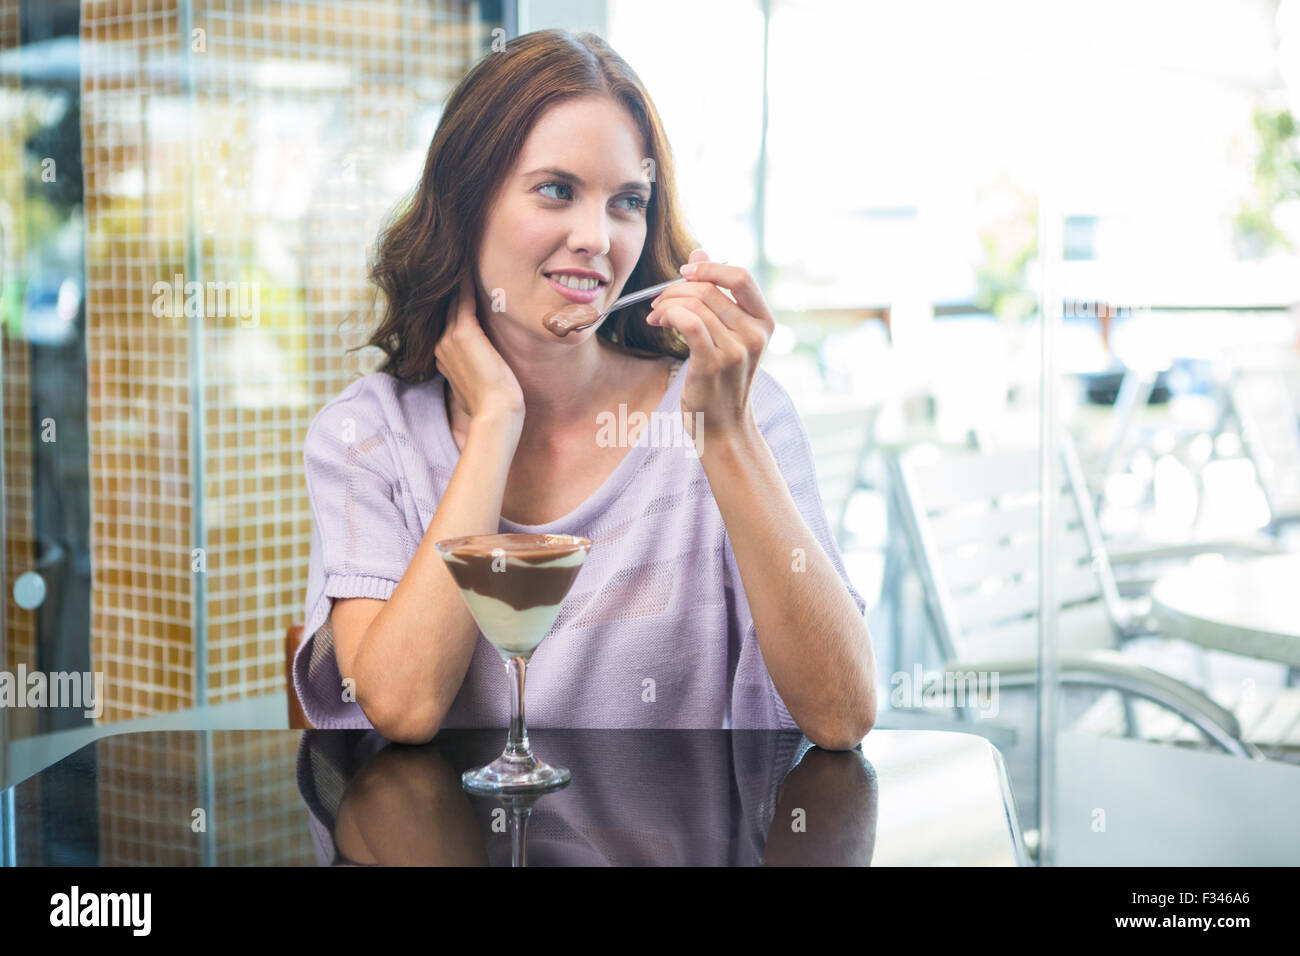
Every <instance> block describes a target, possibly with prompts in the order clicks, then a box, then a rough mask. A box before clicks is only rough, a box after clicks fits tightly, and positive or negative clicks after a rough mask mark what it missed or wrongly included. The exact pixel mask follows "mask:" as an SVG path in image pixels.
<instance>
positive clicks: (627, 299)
mask: <svg viewBox="0 0 1300 956" xmlns="http://www.w3.org/2000/svg"><path fill="white" fill-rule="evenodd" d="M726 264H727V263H726V261H725V260H724V261H722V262H719V263H718V265H720V266H725V265H726ZM685 281H686V276H680V277H678V278H676V279H669V280H668V281H667V282H661V283H659V284H658V285H652V286H650V287H649V288H647V289H642V290H641V291H640V292H632V293H630V294H628V295H625V296H622V297H621V298H618V299H616V300H614V304H613V305H611V306H610V307H609V308H608V309H606V310H605V311H604V312H600V313H598V314H597V315H596V317H595V318H594V319H592V320H591V321H590V322H587V323H585V324H583V325H575V326H573V327H572V328H569V329H564V331H563V332H558V331H557V329H556V328H553V327H552V325H551V324H550V322H549V320H550V319H551V318H552V317H553V316H556V315H559V314H560V313H562V312H564V311H565V310H566V309H567V308H572V306H566V309H557V310H556V311H555V312H552V313H550V314H549V315H547V316H546V319H545V320H543V321H545V322H546V327H547V328H548V329H550V330H551V331H552V332H556V333H557V334H558V335H560V337H561V338H563V337H564V336H565V335H568V334H569V333H570V332H581V331H582V330H583V329H589V328H591V327H592V326H593V325H598V324H599V323H600V322H602V321H604V319H605V316H607V315H609V314H610V313H611V312H617V311H618V310H619V309H622V308H625V307H627V306H629V305H636V304H637V303H638V302H644V301H645V300H646V299H653V298H654V297H655V296H657V295H658V294H659V293H660V292H662V291H664V289H666V288H668V287H669V286H670V285H676V284H677V283H679V282H685Z"/></svg>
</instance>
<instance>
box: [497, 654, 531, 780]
mask: <svg viewBox="0 0 1300 956" xmlns="http://www.w3.org/2000/svg"><path fill="white" fill-rule="evenodd" d="M527 670H528V661H527V659H526V658H523V657H512V658H510V659H509V660H507V661H506V677H507V679H508V680H509V681H510V736H509V737H507V738H506V751H505V753H504V754H503V755H502V756H504V757H505V758H506V759H507V760H529V761H531V760H532V759H533V752H532V750H531V749H530V748H529V746H528V728H527V727H526V726H525V725H524V675H525V672H526V671H527Z"/></svg>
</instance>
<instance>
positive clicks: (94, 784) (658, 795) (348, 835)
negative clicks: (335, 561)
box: [12, 730, 1026, 866]
mask: <svg viewBox="0 0 1300 956" xmlns="http://www.w3.org/2000/svg"><path fill="white" fill-rule="evenodd" d="M504 736H505V735H504V731H501V730H490V731H488V730H447V731H443V732H442V733H441V734H439V736H438V737H437V739H436V740H434V741H433V742H432V743H430V744H427V745H425V746H422V747H409V746H401V745H395V744H390V743H389V742H388V741H385V740H384V739H383V738H381V737H379V736H378V735H377V734H374V733H373V732H367V731H340V730H335V731H307V732H306V733H302V732H300V731H290V730H264V731H212V732H207V731H152V732H140V733H129V734H119V735H116V736H111V737H105V738H103V739H101V740H98V741H96V742H95V743H93V744H89V745H87V746H86V747H84V748H82V749H81V750H79V751H77V752H76V753H75V754H72V755H70V756H68V757H66V758H64V759H63V760H61V761H59V762H58V763H56V764H54V765H53V766H52V767H49V768H47V769H46V770H44V771H42V772H41V773H39V774H36V775H35V776H34V777H31V778H29V779H28V780H26V781H23V782H22V783H20V784H18V785H16V786H15V787H14V788H13V804H12V805H13V807H14V811H15V813H14V816H15V836H16V843H17V851H18V852H17V857H18V863H19V864H20V865H40V864H78V865H95V864H99V865H140V864H153V865H200V864H203V865H250V864H251V865H282V864H292V865H303V864H306V865H310V864H312V863H313V862H314V863H318V864H322V865H347V864H362V865H365V864H376V863H378V864H398V865H400V864H438V865H445V864H450V865H503V866H508V865H511V863H512V860H514V861H515V862H519V860H520V857H521V851H522V856H523V858H524V860H525V861H526V863H527V864H528V865H533V866H536V865H591V864H594V865H607V864H613V865H724V866H725V865H741V866H743V865H756V864H760V863H765V864H769V865H775V864H816V865H834V864H844V865H868V864H870V865H891V864H914V865H927V864H963V865H1017V864H1024V863H1025V862H1026V858H1025V855H1024V848H1023V842H1022V840H1021V834H1020V829H1019V826H1018V822H1017V820H1016V816H1015V811H1014V806H1013V804H1012V801H1011V796H1010V787H1009V783H1008V780H1007V776H1006V772H1005V769H1004V767H1003V764H1002V758H1001V755H1000V754H998V752H997V750H996V749H994V748H993V747H992V746H991V745H990V744H989V743H988V741H986V740H984V739H983V738H981V737H976V736H973V735H968V734H957V733H940V732H932V731H910V730H901V731H890V730H878V731H874V732H872V733H871V734H869V735H868V736H867V738H866V740H865V741H864V742H863V747H862V750H861V751H860V752H859V751H849V752H832V751H823V750H820V749H818V748H815V747H812V746H811V744H810V743H809V742H808V741H807V740H806V738H804V737H802V736H801V735H800V734H798V733H797V732H795V733H790V732H780V731H753V730H739V731H727V730H530V731H529V736H530V737H531V738H532V744H533V748H534V750H535V751H536V752H537V754H538V755H539V756H540V757H542V758H543V759H545V760H546V761H548V762H549V763H552V764H559V765H561V766H565V767H568V768H570V769H571V770H572V772H573V781H572V783H570V784H569V786H568V787H566V788H565V789H563V790H560V791H557V792H554V793H550V794H546V795H543V796H541V797H540V798H538V799H537V800H536V801H535V802H533V803H532V805H531V807H528V808H526V809H525V808H523V807H521V806H518V805H515V806H513V807H511V806H507V804H505V803H503V802H502V801H499V800H496V799H492V798H484V797H473V796H470V795H469V794H468V793H466V792H465V791H464V790H463V789H462V788H461V786H460V774H461V773H462V772H463V771H464V770H466V769H469V768H471V767H474V766H478V765H480V764H483V763H486V762H488V761H490V760H491V759H493V758H494V757H496V756H497V755H498V754H499V753H500V750H501V745H502V741H503V740H504Z"/></svg>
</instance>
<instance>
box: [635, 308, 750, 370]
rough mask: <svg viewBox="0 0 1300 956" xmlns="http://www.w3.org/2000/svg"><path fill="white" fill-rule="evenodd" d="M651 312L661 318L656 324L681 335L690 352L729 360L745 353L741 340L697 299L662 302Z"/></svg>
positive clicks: (708, 358) (742, 358)
mask: <svg viewBox="0 0 1300 956" xmlns="http://www.w3.org/2000/svg"><path fill="white" fill-rule="evenodd" d="M654 314H655V315H656V319H658V320H660V321H657V322H656V323H655V324H657V325H658V324H662V325H669V326H672V327H673V328H675V329H677V330H678V331H679V332H680V333H681V334H682V337H683V338H684V339H686V343H687V344H688V345H689V346H691V354H693V355H698V356H700V357H701V358H705V359H706V360H708V361H712V360H714V359H717V358H721V359H722V360H724V361H726V362H729V363H736V362H741V361H743V360H744V358H745V356H746V352H747V349H746V347H745V345H744V344H743V343H742V342H741V340H740V339H739V338H737V336H736V335H735V334H734V333H733V332H732V331H731V330H730V329H728V328H727V327H726V326H725V325H724V324H723V323H722V321H721V320H720V319H719V318H718V317H717V316H716V315H715V314H714V313H713V310H712V309H710V308H709V307H708V306H707V305H705V304H704V303H703V302H701V301H700V300H699V299H695V298H690V299H676V300H674V301H673V302H672V303H665V304H664V305H661V306H660V307H659V308H657V309H656V310H655V313H654Z"/></svg>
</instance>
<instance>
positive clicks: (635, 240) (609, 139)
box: [478, 97, 653, 341]
mask: <svg viewBox="0 0 1300 956" xmlns="http://www.w3.org/2000/svg"><path fill="white" fill-rule="evenodd" d="M646 159H647V155H646V144H645V142H644V140H643V139H642V137H641V133H640V130H639V129H638V128H637V126H636V123H635V122H634V121H633V119H632V117H631V115H629V114H628V112H627V111H626V110H625V109H623V107H621V106H619V105H618V104H617V103H614V102H613V101H611V100H608V99H604V98H600V97H584V98H582V99H576V100H567V101H565V102H563V103H559V104H556V105H555V106H552V107H551V108H550V109H548V110H547V111H546V112H544V113H543V114H542V116H541V118H540V119H539V120H538V121H537V123H536V124H534V126H533V129H532V131H531V132H530V133H529V135H528V138H527V140H526V141H525V142H524V147H523V150H522V151H521V152H520V154H519V159H518V161H517V162H516V163H515V166H514V168H513V169H512V170H511V171H510V173H509V174H508V176H507V177H506V179H505V181H504V183H503V184H502V186H501V188H500V190H499V192H498V194H497V197H496V200H495V202H494V204H493V205H492V207H491V209H490V211H489V213H488V221H487V225H486V228H485V231H484V234H483V242H482V245H481V246H480V248H479V255H478V280H479V283H480V288H481V290H482V293H481V294H483V295H484V296H485V299H486V306H487V308H488V310H489V312H496V313H504V315H505V317H506V318H507V319H508V320H509V321H510V322H511V323H512V324H517V325H521V326H523V327H525V328H528V329H532V330H536V332H538V333H539V334H541V335H544V336H545V337H546V338H547V339H549V340H551V341H575V340H576V341H582V340H585V339H586V338H587V336H588V335H590V334H593V333H594V332H595V328H594V327H593V328H592V329H590V330H588V331H587V332H580V333H575V334H573V335H570V336H567V337H566V338H565V339H555V338H554V337H553V336H552V335H551V333H550V332H548V331H546V328H545V326H544V325H543V324H542V320H543V319H544V318H545V317H546V315H547V314H548V313H549V312H552V311H554V310H556V309H560V308H563V307H564V306H566V305H569V304H570V303H572V302H575V301H576V302H584V303H587V304H590V305H592V306H594V307H595V308H597V309H601V308H604V307H605V306H606V305H608V304H609V303H611V302H613V301H614V300H615V299H616V298H617V297H618V295H619V294H620V292H621V291H622V288H623V285H624V283H625V282H626V281H627V277H628V275H629V274H630V273H631V272H632V269H633V268H634V267H635V266H636V263H637V260H638V259H639V258H640V256H641V249H642V247H643V246H644V245H645V238H646V204H647V202H648V201H649V199H650V192H651V186H650V180H651V176H650V175H649V170H650V169H652V168H653V167H652V166H651V165H650V163H648V162H643V161H644V160H646ZM565 272H568V273H570V274H571V275H570V277H569V281H570V282H573V280H574V279H576V278H578V277H579V276H582V275H584V274H585V275H588V276H591V277H594V278H596V279H597V280H598V281H599V282H600V285H599V286H597V287H596V288H595V289H594V290H592V291H583V290H580V289H579V290H574V291H573V292H572V293H570V294H569V295H568V296H566V294H565V292H564V291H561V288H560V283H559V282H558V281H557V280H556V279H555V278H551V276H555V275H556V274H557V273H565ZM575 274H576V275H575ZM576 284H579V285H590V284H591V283H590V282H578V283H576ZM483 317H485V318H486V316H483Z"/></svg>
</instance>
